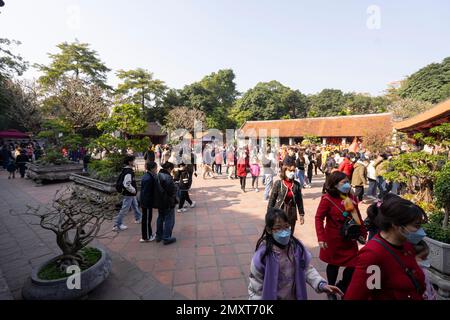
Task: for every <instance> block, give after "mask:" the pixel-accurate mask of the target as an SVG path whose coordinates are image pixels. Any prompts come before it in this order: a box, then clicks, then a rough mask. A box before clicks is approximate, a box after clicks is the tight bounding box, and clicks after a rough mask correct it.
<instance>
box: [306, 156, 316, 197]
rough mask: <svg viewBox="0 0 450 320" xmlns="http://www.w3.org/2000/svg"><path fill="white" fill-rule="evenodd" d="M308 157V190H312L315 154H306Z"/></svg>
mask: <svg viewBox="0 0 450 320" xmlns="http://www.w3.org/2000/svg"><path fill="white" fill-rule="evenodd" d="M306 156H307V157H308V166H307V175H308V185H309V186H308V188H311V184H312V177H313V168H314V159H313V153H312V152H311V151H309V152H307V153H306Z"/></svg>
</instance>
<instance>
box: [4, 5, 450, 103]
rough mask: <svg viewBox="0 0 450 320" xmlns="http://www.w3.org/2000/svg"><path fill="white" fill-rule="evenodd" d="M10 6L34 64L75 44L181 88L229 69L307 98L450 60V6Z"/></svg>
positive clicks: (379, 84)
mask: <svg viewBox="0 0 450 320" xmlns="http://www.w3.org/2000/svg"><path fill="white" fill-rule="evenodd" d="M4 1H5V3H6V5H5V6H4V7H3V8H1V9H0V12H1V13H0V37H6V38H10V39H17V40H20V41H22V45H21V46H20V47H19V49H18V51H19V52H20V53H21V54H22V55H23V56H24V57H25V58H26V59H27V60H29V61H31V62H32V63H35V62H37V63H48V61H49V60H48V58H47V53H48V52H52V53H55V52H56V48H55V45H56V44H58V43H60V42H63V41H73V40H74V39H75V38H78V39H79V40H80V41H82V42H88V43H90V44H92V48H93V49H95V50H96V51H98V53H99V55H100V57H101V59H102V60H103V61H104V62H105V63H106V64H107V66H108V67H110V68H111V69H113V70H117V69H130V68H136V67H142V68H146V69H148V70H150V71H152V72H153V73H154V74H155V77H157V78H159V79H161V80H164V81H165V82H166V83H167V85H168V86H170V87H175V88H181V87H182V86H184V85H185V84H189V83H192V82H194V81H198V80H200V79H201V78H202V77H203V76H204V75H206V74H209V73H211V72H214V71H217V70H218V69H221V68H232V69H233V70H234V72H235V74H236V83H237V85H238V90H240V91H241V92H242V91H245V90H247V89H249V88H251V87H253V86H254V85H256V83H258V82H260V81H270V80H278V81H280V82H281V83H283V84H285V85H288V86H290V87H291V88H293V89H299V90H300V91H302V92H304V93H315V92H318V91H320V90H322V89H324V88H338V89H342V90H344V91H356V92H368V93H371V94H373V95H377V94H381V93H382V92H383V90H384V89H386V84H387V83H389V82H391V81H395V80H401V79H402V78H404V77H405V76H406V75H408V74H410V73H412V72H414V71H416V70H418V69H419V68H421V67H423V66H425V65H427V64H429V63H431V62H440V61H442V59H443V58H445V57H447V56H450V1H447V0H435V1H431V0H430V1H414V0H413V1H406V0H395V1H392V0H390V1H387V0H383V1H381V0H379V1H376V0H370V1H366V0H342V1H331V0H329V1H324V0H314V1H313V0H311V1H300V0H296V1H294V0H292V1H288V0H277V1H275V0H272V1H268V0H209V1H208V0H148V1H144V0H129V1H116V0H70V1H69V0H40V1H37V0H4ZM371 5H376V6H377V7H378V8H379V10H380V11H379V12H380V20H373V19H375V18H376V16H375V15H374V14H373V13H368V12H367V10H368V8H369V6H371ZM77 12H79V15H77ZM77 17H79V19H78V18H77ZM368 19H369V21H375V22H376V21H380V23H379V28H375V29H370V28H368V27H367V21H368ZM78 22H79V23H78ZM37 75H38V74H37V73H36V71H34V70H30V71H29V72H28V73H27V74H26V76H27V77H34V76H37ZM109 80H110V83H112V84H115V83H116V79H115V76H114V73H113V72H112V73H111V74H110V76H109Z"/></svg>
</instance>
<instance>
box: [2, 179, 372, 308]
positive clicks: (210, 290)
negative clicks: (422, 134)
mask: <svg viewBox="0 0 450 320" xmlns="http://www.w3.org/2000/svg"><path fill="white" fill-rule="evenodd" d="M322 183H323V177H322V176H317V177H315V178H314V179H313V188H311V189H306V190H304V203H305V210H306V217H305V224H304V225H303V226H300V225H298V224H297V227H296V232H295V235H296V236H297V237H298V238H299V239H301V240H302V241H303V242H304V243H305V245H306V246H307V247H308V248H309V250H311V252H312V254H313V264H314V266H315V267H316V268H317V269H318V270H319V272H320V273H321V274H322V275H323V276H325V272H324V271H325V264H324V263H322V262H321V261H320V260H319V259H318V258H317V256H318V252H319V250H318V246H317V239H316V235H315V230H314V214H315V211H316V208H317V205H318V201H319V198H320V196H321V187H322ZM66 184H67V183H64V184H50V185H44V186H41V187H36V186H35V185H34V184H33V183H32V182H31V181H30V180H26V179H17V178H16V179H15V180H7V176H6V173H5V172H0V269H1V270H2V271H3V275H4V278H5V279H6V282H7V284H8V286H9V288H10V290H11V292H12V294H13V296H14V298H15V299H20V298H21V295H20V290H21V287H22V285H23V282H24V281H25V279H26V277H27V276H28V275H29V273H30V271H31V268H32V267H35V266H36V265H38V264H39V263H41V262H42V261H45V260H46V259H48V258H50V257H52V256H53V255H55V254H56V253H57V252H58V248H57V247H56V245H55V244H54V237H53V234H52V233H51V232H49V231H46V230H43V229H41V228H40V227H39V226H37V225H33V224H32V222H35V223H36V222H37V221H35V220H34V221H32V220H33V219H35V218H32V217H24V216H23V215H20V214H19V213H20V212H23V211H24V209H25V206H26V204H30V205H37V204H39V203H46V202H48V201H50V199H51V198H52V196H53V194H54V192H55V191H56V190H57V189H59V188H61V187H62V186H65V185H66ZM250 185H251V181H250V179H248V181H247V190H248V192H247V193H243V192H242V191H241V190H240V187H239V181H238V180H228V179H225V178H224V177H219V178H217V179H206V180H203V179H202V178H200V175H199V178H194V183H193V188H192V190H191V191H192V192H191V198H192V199H193V200H194V201H196V202H197V206H196V207H195V208H193V209H189V210H188V211H187V212H185V213H177V215H176V223H175V228H174V236H175V237H176V238H177V242H176V243H174V244H172V245H169V246H164V245H163V244H162V243H156V242H152V243H139V239H140V225H137V224H134V223H133V218H134V217H133V214H131V213H129V214H128V216H127V217H126V220H125V223H126V224H127V225H128V227H129V229H128V230H126V231H123V232H120V234H119V235H118V236H117V237H114V238H113V239H101V240H99V241H98V243H97V244H99V245H102V246H104V247H105V248H106V249H107V250H108V252H109V253H110V254H111V256H112V258H113V272H112V274H111V276H110V278H109V279H108V280H107V281H105V283H104V284H102V285H101V286H100V287H99V288H97V289H96V290H95V291H94V292H92V293H91V294H90V295H89V296H88V297H87V298H88V299H247V297H248V296H247V285H248V273H249V267H250V260H251V257H252V254H253V252H254V250H255V245H256V241H257V240H258V238H259V237H260V235H261V233H262V230H263V227H264V214H265V209H266V206H267V202H264V201H263V200H262V197H263V193H262V192H258V193H257V192H255V191H253V190H250V189H249V187H250ZM10 209H13V210H14V211H15V212H13V213H10ZM361 209H362V210H361V212H362V213H363V214H364V213H365V205H362V208H361ZM156 218H157V213H155V212H154V214H153V225H155V223H156ZM111 228H112V223H109V222H108V223H105V224H104V226H103V229H104V230H105V231H108V230H110V229H111ZM154 231H156V227H154ZM0 279H1V277H0ZM0 287H1V285H0ZM309 297H310V299H324V298H325V296H324V295H319V294H316V293H315V292H314V291H313V290H312V289H311V288H309Z"/></svg>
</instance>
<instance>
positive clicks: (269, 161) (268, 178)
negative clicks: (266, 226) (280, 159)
mask: <svg viewBox="0 0 450 320" xmlns="http://www.w3.org/2000/svg"><path fill="white" fill-rule="evenodd" d="M261 162H262V166H263V181H262V183H263V185H264V201H269V196H270V191H271V190H272V186H273V177H274V175H275V165H276V163H277V162H276V160H275V155H274V153H273V152H269V153H268V154H265V155H263V157H262V159H261Z"/></svg>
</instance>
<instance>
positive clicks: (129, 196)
mask: <svg viewBox="0 0 450 320" xmlns="http://www.w3.org/2000/svg"><path fill="white" fill-rule="evenodd" d="M401 152H404V151H403V150H395V149H393V148H391V149H388V150H386V151H385V152H382V153H377V154H374V153H371V152H369V151H368V150H365V149H364V148H363V147H362V146H359V147H358V148H350V147H349V146H345V147H343V146H331V145H327V146H315V145H310V146H302V145H290V146H285V145H283V146H281V147H279V148H274V147H270V146H269V147H267V148H259V147H258V146H252V145H245V146H240V147H239V146H236V145H220V146H219V145H216V144H215V143H208V144H206V145H204V146H203V148H202V150H201V153H196V152H195V150H194V148H191V147H184V148H180V149H177V148H173V147H172V146H170V145H150V146H149V147H148V149H147V150H146V151H145V153H144V154H143V158H144V160H145V174H144V176H143V177H142V180H141V186H140V189H141V192H140V194H139V195H138V192H137V191H138V185H137V182H136V178H135V169H136V166H135V159H136V158H135V156H134V155H132V153H133V152H132V151H130V152H129V154H128V155H127V156H126V157H125V159H124V167H123V169H122V172H121V174H120V175H119V177H118V179H117V182H116V189H117V191H119V192H120V193H121V194H122V196H123V200H122V204H121V208H120V210H119V212H118V214H117V216H116V217H115V219H114V227H113V230H114V231H124V230H126V229H127V228H128V227H127V226H126V225H125V224H124V217H125V215H126V214H127V213H128V212H129V211H130V209H132V211H133V212H134V220H135V223H137V224H141V239H140V242H142V243H146V242H152V241H156V242H163V244H164V245H169V244H172V243H174V242H176V238H175V237H174V236H173V229H174V225H175V219H176V215H175V212H178V213H185V212H187V211H188V210H189V208H194V207H195V205H196V203H195V201H193V200H192V199H191V197H190V189H191V187H192V183H193V178H194V177H197V176H198V175H197V170H198V169H201V170H202V178H203V179H208V178H211V179H218V178H223V179H230V180H234V179H236V180H237V179H239V183H240V188H241V190H242V192H243V193H245V192H248V191H249V188H248V187H247V184H246V183H247V182H246V181H247V178H248V177H250V178H251V189H250V190H253V191H255V192H259V191H260V190H259V186H260V185H259V179H260V178H261V183H262V186H264V192H263V195H262V197H263V199H262V200H264V201H267V212H266V215H265V228H264V231H263V234H262V235H261V238H260V239H259V240H258V242H257V245H256V249H255V253H254V256H253V258H252V260H251V270H250V284H249V296H250V299H307V291H306V285H307V284H308V285H310V286H311V287H313V288H314V289H315V290H316V291H317V292H319V293H325V294H327V295H328V299H330V300H336V299H338V297H339V296H340V297H341V298H342V299H348V300H351V299H358V300H384V299H388V300H393V299H417V300H419V299H434V298H435V293H434V291H433V288H432V286H431V284H430V282H429V280H428V279H427V278H426V273H425V272H424V269H425V268H427V267H428V266H429V262H428V258H427V256H428V254H429V248H428V246H427V244H426V243H425V242H424V241H423V238H424V237H425V232H424V230H423V229H422V228H421V224H423V223H425V222H426V220H427V217H426V214H425V212H424V211H423V210H422V209H421V208H420V207H418V206H417V205H415V204H413V203H412V202H410V201H408V200H405V199H403V198H401V197H400V196H398V195H399V194H400V193H401V190H402V185H401V184H399V183H397V182H396V181H386V180H385V179H384V178H383V175H384V173H385V172H386V170H388V169H389V161H391V159H392V158H393V157H394V156H395V154H398V153H401ZM41 154H42V150H41V148H40V146H39V145H38V144H21V145H3V147H2V150H1V155H2V159H3V167H4V168H5V169H7V170H8V171H9V172H10V178H11V177H12V178H14V173H15V172H16V170H19V172H20V174H21V176H22V177H23V175H24V173H25V169H24V168H25V166H24V163H26V162H30V161H35V160H37V159H39V157H40V156H41ZM86 155H88V152H86V150H84V149H83V150H81V149H80V150H77V151H76V152H70V154H69V152H68V153H67V157H70V158H71V159H73V160H74V161H79V160H81V159H82V160H83V161H85V160H86V159H85V157H86ZM197 164H199V168H198V167H197ZM319 172H320V173H321V174H323V175H324V176H325V182H324V183H323V187H322V196H321V198H320V201H319V202H318V206H317V210H316V213H315V231H316V235H317V240H318V246H319V248H320V254H319V258H320V260H321V261H323V262H325V263H326V279H324V278H323V277H322V276H321V275H320V274H319V273H318V272H317V270H316V269H315V268H314V267H313V265H312V264H311V257H312V256H311V253H310V252H309V251H308V249H307V248H306V247H305V246H304V245H303V243H302V242H301V241H300V240H299V239H297V238H296V237H295V236H294V232H295V227H296V224H297V222H299V223H300V224H304V221H305V220H304V217H305V209H304V206H303V196H302V189H305V188H311V185H312V182H313V177H314V175H316V176H317V175H318V174H320V173H319ZM277 176H278V178H277ZM315 186H316V187H317V184H316V185H315ZM366 186H368V187H367V189H366ZM363 200H366V201H367V203H369V204H370V206H369V208H368V210H367V218H366V219H365V220H363V219H362V216H361V213H360V211H359V206H358V205H359V203H360V202H361V201H363ZM153 209H156V210H157V213H158V217H157V221H156V232H155V233H154V232H153V230H152V218H153ZM361 247H362V248H361ZM373 266H377V267H378V268H379V269H380V273H379V279H378V281H375V284H374V287H373V288H371V287H370V286H369V285H368V279H369V277H370V276H371V272H369V271H370V270H372V269H371V268H372V267H373ZM341 268H342V269H343V272H342V277H341V279H339V280H338V278H339V274H340V272H339V271H340V269H341Z"/></svg>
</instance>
